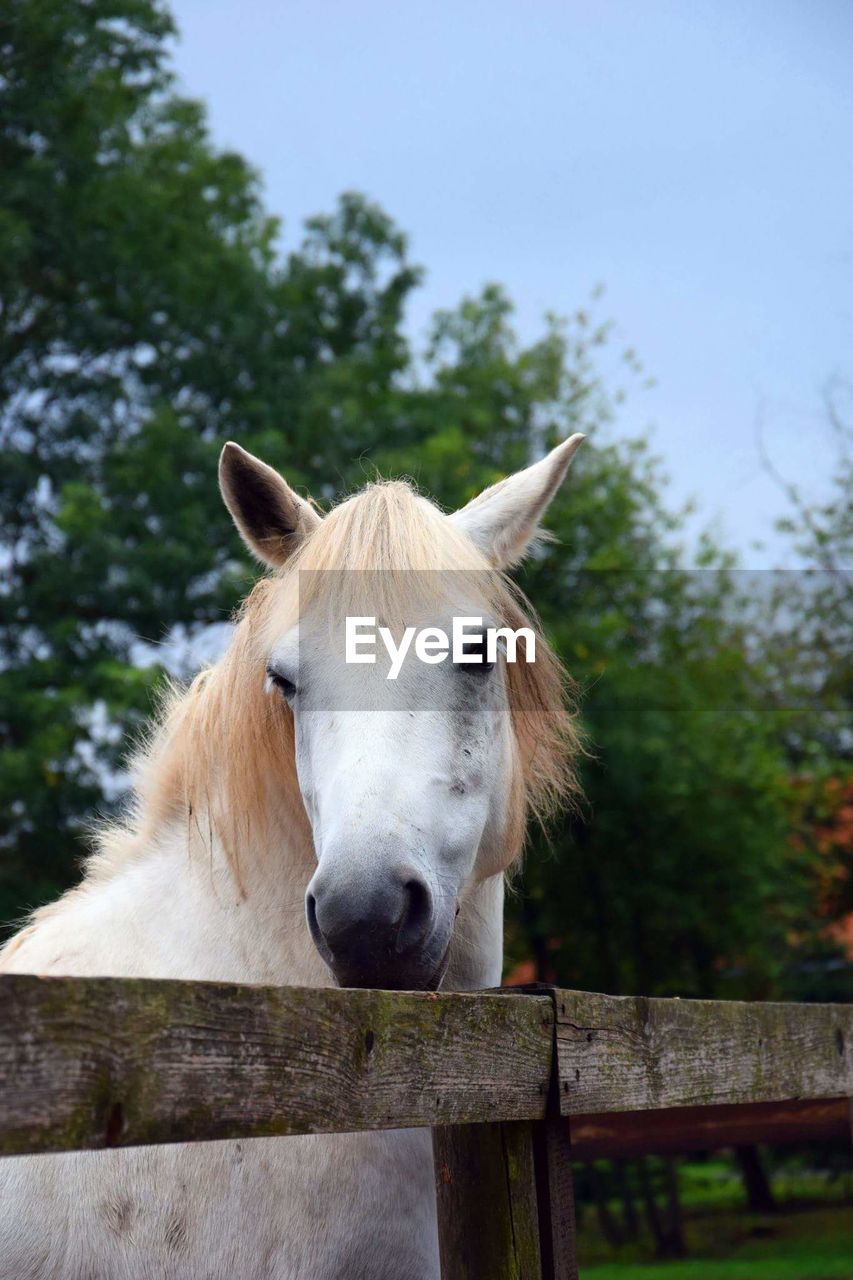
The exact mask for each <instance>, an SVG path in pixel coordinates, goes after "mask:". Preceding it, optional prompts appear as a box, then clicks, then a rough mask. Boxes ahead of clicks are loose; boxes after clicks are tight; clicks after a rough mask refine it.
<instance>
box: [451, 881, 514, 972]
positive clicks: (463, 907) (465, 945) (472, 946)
mask: <svg viewBox="0 0 853 1280" xmlns="http://www.w3.org/2000/svg"><path fill="white" fill-rule="evenodd" d="M503 907H504V880H503V875H502V874H499V875H494V876H490V877H489V878H488V879H487V880H482V881H480V882H479V883H478V884H477V885H475V886H474V887H473V888H472V889H471V890H470V891H469V892H468V893H467V894H466V895H465V897H464V898H463V901H462V903H461V904H460V908H459V915H458V916H457V918H456V926H455V928H454V931H453V941H452V943H451V947H450V961H449V964H448V966H447V975H446V977H445V979H444V982H443V983H442V988H443V989H444V990H445V991H478V990H481V989H482V988H483V987H497V986H499V985H500V981H501V969H502V965H503Z"/></svg>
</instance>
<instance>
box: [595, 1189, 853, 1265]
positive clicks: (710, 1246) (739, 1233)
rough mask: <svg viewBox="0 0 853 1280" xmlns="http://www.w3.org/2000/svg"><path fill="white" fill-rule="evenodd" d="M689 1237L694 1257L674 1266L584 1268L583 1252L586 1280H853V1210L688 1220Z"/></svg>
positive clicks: (722, 1215)
mask: <svg viewBox="0 0 853 1280" xmlns="http://www.w3.org/2000/svg"><path fill="white" fill-rule="evenodd" d="M686 1235H687V1243H688V1248H689V1249H690V1252H691V1254H692V1255H693V1256H691V1257H690V1258H685V1259H683V1260H679V1261H674V1262H638V1261H625V1262H622V1261H618V1262H617V1261H610V1262H604V1263H601V1264H599V1265H590V1266H584V1265H583V1259H584V1251H583V1248H581V1277H582V1280H853V1209H851V1208H841V1207H839V1208H832V1209H827V1208H820V1209H807V1210H797V1211H794V1212H790V1211H785V1210H783V1211H782V1212H780V1213H779V1214H774V1215H773V1216H772V1217H756V1216H755V1215H750V1214H744V1213H739V1214H714V1215H713V1216H709V1217H707V1218H704V1219H701V1220H697V1219H693V1218H689V1219H688V1221H687V1230H686ZM580 1243H581V1246H582V1245H583V1240H581V1242H580ZM721 1255H722V1256H721Z"/></svg>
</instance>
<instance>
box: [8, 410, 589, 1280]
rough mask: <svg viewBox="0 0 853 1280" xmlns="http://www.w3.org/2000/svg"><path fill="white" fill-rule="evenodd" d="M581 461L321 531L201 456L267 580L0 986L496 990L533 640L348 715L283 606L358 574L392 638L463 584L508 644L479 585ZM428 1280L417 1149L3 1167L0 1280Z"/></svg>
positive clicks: (272, 487) (402, 1137) (557, 789)
mask: <svg viewBox="0 0 853 1280" xmlns="http://www.w3.org/2000/svg"><path fill="white" fill-rule="evenodd" d="M581 439H582V437H580V436H573V437H572V438H571V439H570V440H567V441H566V442H565V443H563V444H562V445H560V446H558V447H557V448H556V449H555V450H554V451H553V452H552V453H550V454H549V455H548V456H547V457H545V458H543V459H542V460H541V461H540V462H537V463H535V464H534V465H533V466H531V467H528V468H527V469H526V470H524V471H521V472H518V473H517V474H515V475H514V476H512V477H510V478H509V479H506V480H504V481H502V482H501V483H499V484H497V485H494V486H493V487H492V488H490V489H488V490H486V491H485V492H484V493H482V494H481V495H480V496H479V497H478V498H476V499H475V500H474V501H473V502H471V503H470V504H469V505H468V506H466V507H465V508H463V509H462V510H460V511H459V512H457V513H456V514H454V515H451V516H446V515H444V514H443V513H442V512H440V511H439V510H438V509H437V508H436V507H435V506H433V505H432V504H431V503H430V502H428V501H427V500H426V499H425V498H423V497H420V496H418V495H417V494H416V493H415V492H414V491H413V490H412V489H411V488H410V487H409V486H408V485H407V484H404V483H402V482H387V483H379V484H375V485H371V486H369V487H368V488H367V489H365V490H364V491H363V492H361V493H359V494H356V495H355V496H354V497H352V498H350V499H348V500H347V501H345V502H343V503H342V504H341V505H339V506H337V507H336V508H334V509H333V510H332V511H331V512H330V514H328V515H327V516H326V517H325V518H321V517H320V515H319V514H318V513H317V511H316V510H315V508H314V507H313V506H312V505H310V504H309V503H307V502H306V501H304V500H303V499H301V498H300V497H298V496H297V495H296V494H295V493H294V492H293V490H292V489H290V487H289V486H288V485H287V484H286V482H285V481H284V480H283V479H282V478H281V477H280V476H279V475H278V474H277V473H276V472H275V471H273V470H272V469H271V468H269V467H267V466H266V465H265V464H264V463H262V462H260V461H259V460H258V459H256V458H253V457H252V456H251V454H248V453H246V452H245V451H244V450H242V449H241V448H239V447H238V446H237V445H234V444H229V445H226V446H225V449H224V450H223V454H222V459H221V464H220V484H221V488H222V493H223V496H224V499H225V502H226V504H227V506H228V508H229V510H230V511H231V514H232V515H233V517H234V520H235V522H236V524H237V528H238V529H239V531H240V533H241V535H242V537H243V538H244V540H245V541H246V543H247V544H248V546H249V548H250V549H251V550H252V551H253V552H254V553H255V554H256V555H257V556H258V557H259V558H260V559H261V560H262V561H263V562H264V563H265V564H266V565H267V566H268V567H269V568H271V569H272V570H273V571H274V572H273V573H272V574H271V575H269V576H266V577H264V578H262V579H261V580H260V582H259V583H258V584H257V586H256V587H255V589H254V590H253V591H252V593H251V595H250V596H249V598H248V600H247V601H246V602H245V604H244V607H243V609H242V611H241V615H240V617H239V620H238V623H237V626H236V629H235V633H234V636H233V640H232V643H231V645H230V648H229V650H228V652H227V653H226V655H225V656H224V658H223V659H222V660H221V661H220V662H219V663H217V664H216V665H215V666H213V667H211V668H210V669H209V670H206V671H204V672H203V673H202V674H201V675H199V676H198V677H197V679H196V680H195V681H194V682H193V684H192V685H191V687H190V688H189V690H188V691H186V692H185V693H183V694H178V693H176V694H174V695H173V697H172V699H171V701H170V705H169V706H168V708H167V710H166V712H165V714H164V716H163V717H162V721H161V723H160V725H159V727H158V728H157V729H156V731H155V732H154V734H153V735H152V736H151V739H150V741H149V742H148V744H147V746H146V747H145V749H144V750H143V751H142V752H141V754H140V755H139V757H138V759H137V761H136V764H137V773H138V776H137V783H136V788H135V800H134V803H133V806H132V808H131V809H130V811H129V813H128V815H127V817H126V818H125V820H124V821H123V822H122V823H120V824H111V825H110V826H108V827H106V828H105V829H103V830H102V831H101V832H100V834H99V835H98V838H97V839H98V842H97V851H96V852H95V854H94V855H93V856H92V857H91V858H90V859H89V861H88V864H87V866H86V870H85V875H84V878H83V881H82V883H81V884H80V885H79V886H78V887H77V888H75V889H73V890H71V891H70V892H68V893H66V894H65V895H64V896H63V897H62V898H60V899H59V900H58V901H57V902H55V903H53V904H52V905H50V906H48V907H46V908H44V909H42V910H40V911H38V912H37V913H36V914H35V916H34V917H33V919H32V921H31V922H30V923H29V924H28V925H27V927H26V928H24V929H23V930H22V931H21V932H20V933H19V934H18V935H17V936H16V937H15V938H13V939H12V940H11V942H9V943H8V944H7V946H6V947H5V949H4V950H3V952H2V953H0V970H2V972H4V973H39V974H77V975H99V974H100V975H103V974H113V975H127V976H140V977H151V978H182V979H187V980H198V979H209V980H216V981H225V982H251V983H270V984H277V985H283V984H296V985H307V986H326V985H332V984H333V982H334V981H339V982H340V983H341V985H350V986H352V985H362V986H385V987H400V986H405V987H410V988H428V987H436V986H437V985H438V984H439V983H441V985H442V986H443V987H444V988H445V989H451V990H470V989H475V988H480V987H490V986H495V985H497V984H498V983H499V982H500V977H501V959H502V913H503V877H504V873H505V872H506V871H507V870H508V868H509V867H510V866H511V865H512V864H513V863H514V862H515V861H516V859H517V858H518V856H519V853H520V849H521V845H522V841H523V834H524V827H525V822H526V816H527V813H528V811H529V810H530V809H531V808H533V809H534V810H542V809H543V808H544V807H546V806H547V805H548V803H549V802H553V801H555V800H559V798H560V797H561V796H563V795H565V794H566V793H567V792H568V791H569V790H570V789H571V787H572V785H573V777H572V769H571V757H572V751H573V748H574V746H575V737H574V732H573V728H572V722H571V718H570V716H569V714H568V713H567V711H566V708H565V701H564V697H563V680H562V673H561V671H560V668H559V666H558V664H557V662H556V660H555V659H554V657H553V655H552V654H551V653H550V652H549V650H548V648H547V646H546V644H545V642H544V640H543V639H542V637H541V636H539V635H537V637H536V641H537V642H536V653H535V661H534V662H522V661H517V662H516V663H515V664H510V663H508V662H507V661H506V657H505V655H501V656H500V657H499V659H498V661H497V663H495V664H490V663H488V662H485V661H484V662H481V663H480V664H479V665H476V664H475V665H474V666H469V665H461V664H455V665H454V664H452V663H447V662H446V663H444V664H443V665H441V666H439V665H427V664H426V663H424V662H415V663H414V664H413V665H411V666H410V669H409V670H408V673H407V677H406V679H405V680H402V679H401V680H400V681H399V682H390V681H388V680H387V679H386V678H385V674H384V672H383V668H382V666H381V664H380V663H377V664H376V665H375V666H359V667H358V668H357V674H358V678H359V682H360V683H359V684H358V688H357V697H356V698H355V700H353V698H352V695H351V693H350V692H344V691H341V690H337V691H336V689H335V687H334V682H335V680H337V679H338V678H342V668H341V666H340V664H336V663H335V662H334V661H332V660H331V658H330V655H329V654H328V653H326V652H325V651H324V640H323V636H324V633H323V631H322V629H320V630H319V631H316V632H314V633H312V640H311V643H310V644H307V643H305V642H304V638H303V642H302V643H299V642H298V640H297V636H298V631H297V628H296V624H297V621H298V617H299V616H300V608H302V606H304V600H303V601H302V604H300V600H299V594H300V593H299V592H298V591H297V589H296V584H297V583H302V582H303V581H307V582H309V584H311V583H313V586H311V587H310V588H309V589H308V590H307V591H306V592H304V593H303V594H305V595H306V598H307V597H311V598H313V600H314V603H315V604H318V605H322V604H323V603H324V590H325V592H326V595H327V596H330V595H331V596H333V597H334V599H326V601H325V603H326V604H331V605H333V606H334V608H336V609H337V608H339V607H342V606H343V605H346V606H347V607H350V606H351V605H353V604H355V605H356V608H355V612H356V613H363V612H368V611H365V610H363V609H361V608H359V607H357V606H358V600H357V592H356V593H354V592H353V590H352V588H353V586H354V585H357V584H362V585H363V584H364V583H365V581H366V580H367V579H368V578H369V582H370V589H371V590H373V591H375V592H376V593H377V595H378V596H379V597H381V600H382V603H381V605H380V607H381V608H383V609H385V610H386V611H388V613H389V615H390V614H393V615H394V616H395V618H396V619H397V620H398V621H399V619H400V618H403V617H404V616H405V617H408V616H410V615H411V614H412V612H413V611H415V612H417V611H420V613H421V615H423V614H424V612H425V611H426V613H428V612H429V609H430V606H431V603H432V604H434V606H435V607H434V615H435V616H438V615H439V614H441V617H442V620H445V618H446V610H447V606H448V601H449V600H450V597H451V595H452V594H453V593H452V592H451V591H449V590H445V589H443V588H442V585H441V584H442V582H444V583H445V584H446V583H447V582H448V581H451V580H452V581H453V582H454V583H457V584H458V582H459V581H460V579H459V578H458V577H457V576H456V575H455V574H452V573H451V571H458V570H463V571H466V572H467V573H468V575H469V576H468V577H467V578H465V576H464V574H463V579H464V581H465V583H466V584H467V585H466V587H465V590H466V592H467V593H468V599H467V607H468V611H469V612H470V613H471V614H472V615H475V616H476V615H480V616H483V617H489V618H491V619H492V620H493V621H494V622H495V623H497V624H498V625H506V624H510V625H512V626H514V627H517V626H518V625H520V624H523V625H528V626H530V625H533V624H532V623H531V621H530V620H529V619H528V618H526V617H525V614H524V610H523V606H522V603H521V601H520V598H519V596H518V595H517V594H516V593H515V592H513V590H512V588H511V587H510V586H509V584H508V583H507V582H506V580H505V578H504V577H503V574H502V572H501V570H502V569H503V568H504V567H505V566H507V565H509V564H511V563H514V562H516V561H517V560H519V559H520V558H521V557H522V556H523V554H524V552H525V549H526V548H527V546H528V545H529V543H530V541H531V539H532V538H534V537H535V535H536V532H537V527H538V523H539V520H540V517H541V516H542V514H543V512H544V510H545V508H546V506H547V505H548V503H549V501H550V500H551V498H552V497H553V495H554V493H555V492H556V490H557V488H558V486H559V485H560V483H561V482H562V480H563V477H564V475H565V473H566V470H567V468H568V465H569V462H570V460H571V457H572V455H573V454H574V452H575V450H576V448H577V446H578V444H579V443H580V440H581ZM297 570H300V571H305V572H300V573H299V575H298V577H297V572H296V571H297ZM365 570H369V571H370V574H368V575H365V574H364V572H363V571H365ZM348 571H358V572H353V573H349V572H348ZM411 571H427V572H421V573H418V572H414V573H413V572H411ZM472 583H474V584H477V585H475V586H472V585H471V584H472ZM377 584H379V585H377ZM454 589H455V588H454ZM431 592H434V593H435V598H434V600H432V602H431V594H430V593H431ZM472 595H473V596H476V597H477V598H476V599H475V598H472ZM350 597H352V598H350ZM345 598H346V599H345ZM380 620H381V619H380ZM433 620H434V619H433ZM330 673H331V674H330ZM352 674H353V673H352V672H351V671H350V672H349V673H348V675H350V676H351V675H352ZM359 700H360V701H359ZM356 703H358V705H356ZM306 913H307V921H308V927H307V928H306ZM438 1275H439V1263H438V1248H437V1233H436V1221H435V1198H434V1189H433V1170H432V1154H431V1145H430V1134H429V1131H428V1130H405V1131H397V1132H391V1133H387V1132H386V1133H368V1134H343V1135H333V1136H316V1137H315V1136H306V1137H296V1138H272V1139H255V1140H252V1141H246V1142H236V1141H228V1142H218V1143H204V1144H187V1145H183V1146H161V1147H146V1148H135V1149H126V1150H111V1151H103V1152H85V1153H73V1154H67V1155H56V1156H34V1157H19V1158H14V1159H5V1160H0V1278H2V1280H143V1278H144V1280H148V1278H149V1277H151V1278H153V1277H158V1278H167V1280H168V1278H175V1280H178V1278H179V1280H260V1278H261V1277H276V1278H277V1280H436V1278H437V1277H438Z"/></svg>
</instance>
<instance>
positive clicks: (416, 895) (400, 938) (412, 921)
mask: <svg viewBox="0 0 853 1280" xmlns="http://www.w3.org/2000/svg"><path fill="white" fill-rule="evenodd" d="M403 893H404V894H405V897H406V905H405V907H404V908H403V914H402V917H401V920H400V930H399V933H398V934H397V950H398V951H407V950H408V949H409V948H410V947H416V946H417V945H418V944H419V943H421V942H423V940H424V937H425V936H426V933H427V931H428V929H429V923H430V919H431V918H432V895H431V894H430V891H429V889H428V888H427V886H426V885H425V884H424V882H423V880H414V879H413V880H407V881H406V883H405V884H404V885H403Z"/></svg>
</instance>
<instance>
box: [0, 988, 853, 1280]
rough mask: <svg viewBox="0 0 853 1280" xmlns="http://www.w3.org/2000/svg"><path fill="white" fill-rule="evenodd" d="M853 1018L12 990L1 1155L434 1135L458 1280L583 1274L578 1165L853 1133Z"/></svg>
mask: <svg viewBox="0 0 853 1280" xmlns="http://www.w3.org/2000/svg"><path fill="white" fill-rule="evenodd" d="M851 1095H853V1006H847V1005H799V1004H797V1005H795V1004H741V1003H735V1002H728V1001H699V1000H684V1001H682V1000H649V999H642V998H633V997H613V996H601V995H591V994H587V993H584V992H576V991H562V990H559V989H557V988H551V987H536V988H525V989H518V988H509V989H507V990H506V991H505V992H503V991H502V992H499V993H498V992H484V993H478V994H446V995H445V994H432V993H420V992H418V993H410V992H388V991H343V990H338V989H316V988H300V987H252V986H237V985H225V984H218V983H208V982H174V981H150V980H143V979H126V978H39V977H30V976H19V975H6V976H3V977H0V1155H21V1154H26V1153H36V1152H59V1151H75V1150H90V1149H99V1148H105V1147H123V1146H137V1145H140V1144H149V1143H169V1142H197V1141H202V1140H211V1139H223V1138H254V1137H269V1136H283V1135H287V1134H298V1133H336V1132H348V1131H358V1130H367V1129H389V1128H400V1127H404V1126H410V1125H416V1126H429V1127H431V1128H432V1129H433V1130H434V1135H433V1149H434V1155H435V1170H436V1191H437V1200H438V1213H439V1236H440V1243H441V1257H442V1275H443V1277H444V1278H445V1280H568V1278H570V1277H573V1276H575V1275H576V1274H577V1263H576V1257H575V1232H574V1205H573V1194H572V1172H571V1161H572V1159H573V1158H574V1159H588V1158H592V1157H594V1156H599V1155H612V1154H637V1153H640V1152H655V1151H668V1150H690V1149H703V1148H712V1147H715V1146H723V1145H728V1144H730V1143H738V1144H740V1143H748V1142H759V1141H767V1140H774V1141H781V1140H786V1139H792V1140H800V1139H804V1138H811V1137H829V1136H835V1135H843V1134H846V1133H847V1134H849V1132H850V1110H849V1107H850V1102H849V1099H850V1098H851Z"/></svg>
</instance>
